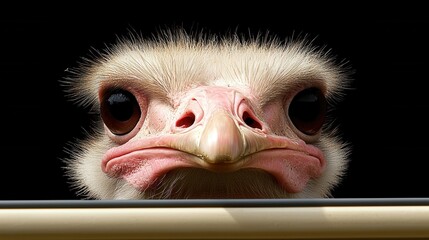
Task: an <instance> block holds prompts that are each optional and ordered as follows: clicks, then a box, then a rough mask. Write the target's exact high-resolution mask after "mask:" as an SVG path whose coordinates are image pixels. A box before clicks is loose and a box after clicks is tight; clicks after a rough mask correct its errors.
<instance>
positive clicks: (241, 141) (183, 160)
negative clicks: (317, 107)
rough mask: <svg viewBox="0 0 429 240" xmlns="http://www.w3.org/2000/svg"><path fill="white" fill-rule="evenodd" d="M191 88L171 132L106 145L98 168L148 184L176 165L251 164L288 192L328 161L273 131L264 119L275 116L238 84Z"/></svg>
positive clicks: (220, 168) (216, 167) (227, 167)
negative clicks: (261, 110)
mask: <svg viewBox="0 0 429 240" xmlns="http://www.w3.org/2000/svg"><path fill="white" fill-rule="evenodd" d="M189 94H191V95H192V98H191V100H190V102H187V103H186V104H187V106H186V110H185V111H184V113H183V114H182V115H181V116H180V117H179V118H178V119H177V120H176V121H175V122H174V124H173V126H172V130H171V133H168V134H164V135H158V136H148V137H145V138H141V139H138V140H133V141H129V142H127V143H124V144H123V145H120V146H118V147H114V148H112V149H110V150H109V151H108V152H107V153H106V154H105V156H104V158H103V160H102V170H103V171H104V172H105V173H107V174H108V175H109V176H112V177H117V178H123V179H125V180H126V181H128V182H129V183H130V184H132V185H133V186H134V187H136V188H137V189H141V190H146V189H150V188H151V187H153V186H155V185H156V182H157V180H158V179H159V178H161V177H162V176H164V175H165V174H167V173H168V172H170V171H171V170H174V169H179V168H203V169H207V170H210V171H213V172H219V173H224V172H234V171H238V170H240V169H246V168H254V169H261V170H263V171H265V172H267V173H269V174H271V175H272V176H273V177H274V178H275V179H276V180H277V182H278V184H279V186H281V187H282V188H283V189H284V190H285V191H287V192H290V193H297V192H300V191H302V190H303V189H304V188H305V186H306V185H307V183H308V181H309V180H310V179H313V178H317V177H319V176H320V175H321V174H322V172H323V170H324V168H325V165H326V161H325V158H324V156H323V154H322V152H321V150H320V149H318V148H317V147H315V146H313V145H310V144H306V143H305V142H304V141H302V140H292V139H290V138H287V137H284V136H277V135H275V134H273V133H271V130H270V128H269V127H268V125H267V122H269V123H270V124H272V122H273V120H272V119H269V120H266V119H265V121H263V120H261V119H260V118H258V117H257V115H256V114H255V112H254V111H253V110H252V106H251V105H250V104H249V100H248V99H247V98H246V97H244V96H243V95H242V94H241V93H239V92H238V91H237V90H234V89H230V88H225V87H200V88H197V89H194V90H192V91H191V92H190V93H189ZM278 124H279V126H283V125H284V123H278Z"/></svg>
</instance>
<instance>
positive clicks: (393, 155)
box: [0, 9, 429, 200]
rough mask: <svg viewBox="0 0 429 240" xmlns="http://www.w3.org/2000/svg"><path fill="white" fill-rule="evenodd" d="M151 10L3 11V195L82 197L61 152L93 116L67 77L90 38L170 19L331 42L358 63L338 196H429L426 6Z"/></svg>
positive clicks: (344, 109) (345, 122)
mask: <svg viewBox="0 0 429 240" xmlns="http://www.w3.org/2000/svg"><path fill="white" fill-rule="evenodd" d="M289 11H290V12H294V11H295V10H293V9H291V10H289ZM148 12H151V11H150V10H149V11H148V10H146V11H144V12H142V13H141V14H139V15H136V14H134V15H133V16H127V17H117V18H115V17H113V18H112V17H111V18H109V19H106V18H105V17H99V16H97V17H93V18H81V17H80V16H79V14H77V13H76V14H75V15H67V16H56V17H46V16H43V15H40V16H39V15H36V16H31V17H25V15H23V16H21V15H20V17H17V16H15V17H13V18H3V19H2V20H1V23H0V24H1V26H0V27H1V41H2V44H1V46H2V51H1V56H0V59H1V60H0V61H1V62H0V69H1V73H0V77H1V116H2V117H1V126H2V129H1V130H2V131H1V136H2V143H1V145H0V146H1V165H0V169H1V173H0V188H1V190H0V199H2V200H18V199H23V200H30V199H78V197H77V196H76V194H75V193H74V192H73V191H72V190H71V189H70V186H69V184H68V183H67V179H66V178H65V177H64V171H63V169H62V167H64V164H63V162H62V161H61V160H60V159H61V158H64V157H66V156H67V154H66V153H65V152H64V147H65V145H66V143H67V142H69V141H71V140H73V139H74V138H76V137H82V136H83V135H82V132H83V129H84V128H86V127H87V126H88V124H89V118H88V117H87V115H86V112H85V109H81V108H79V107H76V106H75V105H73V103H71V102H69V101H68V100H67V99H66V98H65V97H64V94H63V89H62V88H61V87H60V85H59V80H61V79H62V78H64V77H66V76H67V73H66V72H65V70H66V69H67V68H71V67H76V66H77V62H78V61H80V59H81V58H82V57H85V56H89V52H90V49H91V48H95V49H103V48H105V44H110V43H114V42H115V40H116V37H117V36H122V35H125V34H127V32H128V30H130V29H134V30H136V31H138V32H141V33H143V34H151V33H152V32H153V31H154V30H156V29H157V28H159V27H163V26H171V25H183V26H185V27H186V28H194V27H198V28H200V29H201V28H203V29H208V30H210V32H213V33H224V32H225V31H230V30H234V29H238V31H241V32H249V31H250V32H256V31H259V30H262V31H265V30H269V31H270V32H271V33H273V34H276V35H278V36H279V37H280V38H286V37H288V36H291V35H292V34H293V35H297V34H308V35H309V36H310V37H315V38H316V39H315V41H314V43H315V44H317V45H326V46H327V47H329V48H331V49H332V53H333V54H334V55H335V56H337V59H339V60H341V59H346V60H347V61H348V63H349V65H350V66H351V67H352V68H353V70H354V73H353V75H352V77H353V79H354V82H353V84H352V87H353V89H351V90H348V91H347V96H346V97H345V99H344V101H343V102H342V103H341V104H339V105H338V108H337V111H336V113H337V115H338V121H337V122H338V123H339V124H340V129H341V133H342V135H343V137H344V138H345V139H346V140H347V141H349V142H351V143H352V146H353V149H352V150H353V151H352V155H351V162H350V167H349V170H348V172H347V176H346V177H345V178H344V181H343V182H342V183H341V185H340V186H338V187H337V188H336V189H335V191H334V197H337V198H378V197H382V198H387V197H429V188H428V183H429V178H428V168H427V167H426V166H427V161H428V160H429V158H428V155H427V152H426V151H427V149H428V148H427V144H428V140H427V138H428V136H429V130H428V125H429V124H428V122H429V119H428V117H427V116H426V114H427V112H428V111H427V110H428V107H429V101H428V94H427V92H428V91H427V88H426V84H427V81H428V80H429V79H428V65H429V60H428V56H429V54H428V45H429V37H428V36H427V32H428V30H429V28H428V27H429V24H428V21H427V20H428V19H427V17H426V16H425V15H422V14H420V13H419V12H418V11H415V12H414V10H407V11H405V10H404V11H399V12H395V13H391V14H387V15H383V16H380V15H378V14H371V15H367V14H366V13H364V12H360V13H359V14H350V15H349V14H348V12H347V10H343V11H342V14H341V15H336V14H330V15H328V14H323V13H322V14H318V15H313V14H309V13H306V12H305V11H299V12H298V14H295V15H293V16H292V15H291V14H287V13H283V14H278V13H273V14H270V13H267V12H265V15H261V14H255V13H254V12H253V13H248V12H246V11H242V12H241V13H240V14H242V15H237V14H235V13H231V12H216V13H215V14H205V13H200V14H198V15H196V14H192V13H183V12H180V11H173V10H172V11H171V12H169V13H165V12H163V13H162V14H161V12H160V11H153V12H151V13H150V14H151V15H150V16H149V15H148V14H149V13H148ZM301 13H302V14H301ZM60 15H61V14H60ZM71 16H73V17H71ZM110 16H112V14H111V15H110ZM113 16H115V15H113Z"/></svg>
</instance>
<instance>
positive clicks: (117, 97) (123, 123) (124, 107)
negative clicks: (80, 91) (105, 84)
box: [100, 89, 141, 135]
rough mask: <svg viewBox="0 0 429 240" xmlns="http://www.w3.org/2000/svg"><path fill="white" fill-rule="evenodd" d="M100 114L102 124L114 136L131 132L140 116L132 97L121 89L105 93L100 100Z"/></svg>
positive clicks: (137, 106)
mask: <svg viewBox="0 0 429 240" xmlns="http://www.w3.org/2000/svg"><path fill="white" fill-rule="evenodd" d="M100 112H101V118H102V119H103V121H104V124H106V126H107V127H108V128H109V130H110V131H111V132H112V133H113V134H116V135H124V134H127V133H129V132H130V131H131V130H133V129H134V127H135V126H136V125H137V123H138V121H139V119H140V115H141V110H140V106H139V104H138V102H137V100H136V98H135V97H134V95H133V94H131V93H130V92H128V91H126V90H123V89H113V90H108V91H106V92H105V93H104V94H103V96H102V99H101V103H100Z"/></svg>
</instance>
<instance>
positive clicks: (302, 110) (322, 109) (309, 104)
mask: <svg viewBox="0 0 429 240" xmlns="http://www.w3.org/2000/svg"><path fill="white" fill-rule="evenodd" d="M325 114H326V99H325V96H324V95H323V93H322V91H321V90H320V89H318V88H308V89H305V90H303V91H301V92H299V93H298V94H297V95H296V96H295V97H294V98H293V99H292V102H291V103H290V106H289V117H290V119H291V121H292V123H293V124H294V125H295V127H296V128H297V129H298V130H299V131H301V132H303V133H305V134H307V135H314V134H316V133H317V132H318V131H319V130H320V129H321V128H322V125H323V123H324V120H325Z"/></svg>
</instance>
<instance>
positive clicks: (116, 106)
mask: <svg viewBox="0 0 429 240" xmlns="http://www.w3.org/2000/svg"><path fill="white" fill-rule="evenodd" d="M129 95H130V93H128V92H114V93H112V94H111V95H110V97H109V98H107V100H106V101H107V103H108V108H109V110H110V114H111V116H112V117H114V118H115V119H116V120H119V121H127V120H128V119H130V118H131V116H132V115H133V112H134V105H133V101H132V99H133V97H132V96H129Z"/></svg>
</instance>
